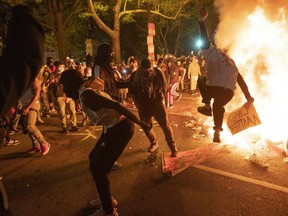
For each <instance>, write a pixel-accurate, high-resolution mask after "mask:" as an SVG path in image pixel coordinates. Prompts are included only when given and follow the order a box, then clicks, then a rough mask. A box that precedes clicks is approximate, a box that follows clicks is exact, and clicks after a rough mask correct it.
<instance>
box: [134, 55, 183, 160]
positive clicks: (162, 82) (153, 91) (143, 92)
mask: <svg viewBox="0 0 288 216" xmlns="http://www.w3.org/2000/svg"><path fill="white" fill-rule="evenodd" d="M129 92H130V93H131V96H132V99H133V101H134V103H135V105H136V107H137V109H138V113H139V117H140V119H141V120H142V121H145V122H147V123H149V124H151V125H153V121H152V118H153V117H154V118H155V120H156V121H157V122H158V123H159V125H160V127H161V128H162V130H163V132H164V135H165V139H166V142H167V145H168V147H169V149H170V150H171V157H176V156H177V152H178V151H177V147H176V143H175V140H174V133H173V129H172V127H171V126H170V124H169V119H168V114H167V110H166V107H165V103H164V99H165V95H167V92H168V84H167V81H166V79H165V76H164V74H163V72H162V71H161V70H160V69H159V68H158V67H152V66H151V62H150V60H149V59H143V60H142V61H141V65H140V68H139V69H138V70H137V71H136V72H135V73H133V74H132V75H131V77H130V87H129ZM144 132H145V134H146V136H147V137H148V139H149V141H150V146H149V147H148V149H147V151H148V152H154V151H155V150H156V149H157V148H158V138H157V136H156V134H155V132H154V130H153V129H152V128H151V129H149V130H147V129H146V130H144Z"/></svg>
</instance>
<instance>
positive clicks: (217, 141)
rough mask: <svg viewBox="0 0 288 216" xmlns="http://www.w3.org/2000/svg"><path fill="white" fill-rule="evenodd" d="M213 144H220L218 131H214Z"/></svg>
mask: <svg viewBox="0 0 288 216" xmlns="http://www.w3.org/2000/svg"><path fill="white" fill-rule="evenodd" d="M213 142H216V143H220V142H221V140H220V132H219V131H215V132H214V137H213Z"/></svg>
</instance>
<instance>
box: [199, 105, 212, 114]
mask: <svg viewBox="0 0 288 216" xmlns="http://www.w3.org/2000/svg"><path fill="white" fill-rule="evenodd" d="M197 110H198V112H199V113H201V114H203V115H206V116H212V109H211V108H210V107H209V108H206V107H205V106H202V107H198V109H197Z"/></svg>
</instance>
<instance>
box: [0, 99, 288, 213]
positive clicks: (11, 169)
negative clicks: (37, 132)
mask: <svg viewBox="0 0 288 216" xmlns="http://www.w3.org/2000/svg"><path fill="white" fill-rule="evenodd" d="M199 101H200V100H199V98H198V97H195V96H193V97H192V96H188V95H186V96H185V97H184V98H183V99H181V101H179V102H177V103H175V104H174V108H172V109H169V113H170V114H169V117H170V121H171V123H172V126H173V130H174V133H175V137H176V142H177V145H178V150H179V151H180V152H182V153H183V152H187V151H188V152H192V153H191V154H190V156H189V157H188V158H190V159H191V158H194V159H195V160H194V162H193V166H191V167H189V168H187V169H185V170H184V171H182V172H180V173H178V174H176V175H175V176H173V177H171V176H169V175H167V174H164V173H163V170H162V165H163V163H162V159H163V157H162V155H163V153H164V152H167V151H168V147H167V145H166V143H165V140H164V136H163V133H162V131H161V129H160V127H159V126H157V124H156V125H155V127H154V128H155V131H156V134H157V135H158V136H159V140H160V146H159V152H158V154H157V156H156V158H155V159H154V160H152V159H151V157H150V155H149V154H148V153H147V152H146V148H147V146H148V140H147V138H146V137H145V135H144V133H143V131H141V129H140V128H139V127H138V126H137V127H136V131H135V135H134V137H133V139H132V141H131V142H130V143H129V144H128V146H127V148H126V149H125V151H124V153H123V154H122V156H121V157H120V158H119V160H118V161H119V162H120V163H122V164H123V167H122V169H121V170H117V171H112V172H111V174H110V180H111V189H112V193H113V195H114V196H115V198H116V199H117V201H118V213H119V215H120V216H148V215H150V216H172V215H173V216H175V215H177V216H178V215H179V216H194V215H200V216H202V215H203V216H206V215H207V216H214V215H215V216H216V215H217V216H218V215H219V216H226V215H227V216H230V215H235V216H236V215H237V216H238V215H243V216H246V215H248V216H250V215H252V216H258V215H259V216H266V215H267V216H270V215H275V216H276V215H277V216H287V215H288V181H287V179H288V172H287V166H288V164H287V163H284V162H283V156H282V157H281V156H279V157H275V158H273V159H271V160H269V162H268V163H269V167H268V168H263V167H261V166H259V165H256V164H254V163H251V162H250V161H246V160H245V156H246V155H247V154H249V150H247V149H245V148H242V147H240V146H235V145H225V146H223V145H215V144H212V143H211V138H210V136H209V135H207V134H206V136H199V134H198V131H197V130H195V128H193V127H189V123H191V122H193V121H194V120H195V119H198V120H199V122H201V121H202V120H201V116H199V115H198V114H197V113H196V112H195V110H196V107H197V105H199ZM134 111H135V110H134ZM44 120H45V123H44V124H39V128H40V129H41V131H42V132H43V134H44V135H45V137H47V140H48V141H49V142H50V143H51V151H50V152H49V153H48V154H47V155H46V156H44V157H41V156H40V153H36V154H34V155H28V154H27V153H26V152H25V151H26V150H27V149H29V148H30V147H31V144H30V142H29V139H28V137H27V136H25V135H23V134H20V135H14V136H13V138H17V139H19V140H20V141H21V144H20V145H19V146H13V147H2V148H1V149H0V163H1V164H0V173H1V175H2V176H3V182H4V185H5V187H6V190H7V193H8V196H9V201H10V203H9V204H10V213H11V215H13V216H86V215H88V214H89V213H91V211H93V209H91V208H89V207H88V203H89V201H90V200H92V199H98V195H97V192H96V187H95V185H94V182H93V180H92V176H91V174H90V171H89V164H88V154H89V152H90V151H91V150H92V148H93V146H94V144H95V143H96V140H97V138H98V137H99V135H100V133H101V128H99V127H92V126H89V125H88V126H86V127H81V130H80V131H79V132H77V133H69V134H67V135H66V134H63V133H60V131H61V127H60V120H59V119H58V118H57V117H51V118H46V119H44ZM79 122H81V116H80V115H79ZM202 129H203V128H202ZM182 153H181V154H182Z"/></svg>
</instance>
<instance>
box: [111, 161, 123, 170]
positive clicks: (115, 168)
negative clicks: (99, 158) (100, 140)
mask: <svg viewBox="0 0 288 216" xmlns="http://www.w3.org/2000/svg"><path fill="white" fill-rule="evenodd" d="M121 168H122V164H120V163H118V162H117V161H116V162H115V163H114V164H113V166H112V170H119V169H121Z"/></svg>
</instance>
